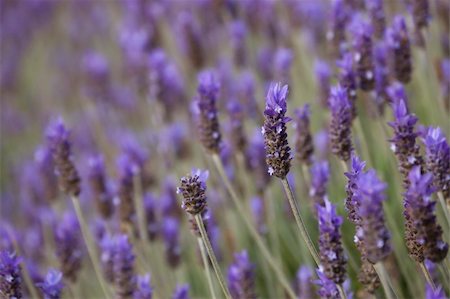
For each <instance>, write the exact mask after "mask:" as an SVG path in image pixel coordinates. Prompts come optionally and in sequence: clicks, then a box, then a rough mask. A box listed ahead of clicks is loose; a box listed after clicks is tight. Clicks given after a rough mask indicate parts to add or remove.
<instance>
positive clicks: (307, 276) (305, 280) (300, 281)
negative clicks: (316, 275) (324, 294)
mask: <svg viewBox="0 0 450 299" xmlns="http://www.w3.org/2000/svg"><path fill="white" fill-rule="evenodd" d="M312 279H313V273H312V270H311V268H309V267H308V266H301V267H300V269H299V270H298V271H297V276H296V284H295V286H296V288H295V289H296V294H297V296H298V298H299V299H309V298H313V297H314V288H313V285H312Z"/></svg>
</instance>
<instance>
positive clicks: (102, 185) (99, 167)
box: [88, 155, 113, 219]
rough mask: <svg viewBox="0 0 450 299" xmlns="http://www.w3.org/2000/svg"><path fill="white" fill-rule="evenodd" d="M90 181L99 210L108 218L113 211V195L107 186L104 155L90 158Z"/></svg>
mask: <svg viewBox="0 0 450 299" xmlns="http://www.w3.org/2000/svg"><path fill="white" fill-rule="evenodd" d="M88 165H89V173H88V181H89V184H90V187H91V190H92V193H93V196H94V198H95V202H96V206H97V211H98V212H99V214H100V215H101V216H102V217H103V218H105V219H108V218H109V217H111V215H112V213H113V205H112V196H111V194H110V192H109V190H108V188H107V182H106V173H105V164H104V162H103V157H102V156H100V155H98V156H94V157H92V158H90V159H89V162H88Z"/></svg>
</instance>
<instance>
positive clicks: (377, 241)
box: [356, 169, 391, 264]
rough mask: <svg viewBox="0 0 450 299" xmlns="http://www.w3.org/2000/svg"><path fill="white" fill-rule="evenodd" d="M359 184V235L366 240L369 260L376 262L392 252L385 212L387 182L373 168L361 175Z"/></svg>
mask: <svg viewBox="0 0 450 299" xmlns="http://www.w3.org/2000/svg"><path fill="white" fill-rule="evenodd" d="M357 186H358V190H357V194H356V196H357V197H358V200H359V209H358V210H359V216H360V218H361V229H360V231H359V232H357V237H358V238H360V237H361V238H362V239H363V240H364V247H365V250H366V256H367V259H368V261H369V262H371V263H372V264H376V263H377V262H379V261H382V260H383V259H385V258H386V257H387V256H388V255H389V254H390V252H391V245H390V233H389V231H388V229H387V227H386V225H385V222H384V212H383V201H384V200H385V195H384V191H385V189H386V183H384V182H382V181H381V180H380V179H379V178H378V177H377V174H376V172H375V170H373V169H371V170H369V171H368V172H366V173H363V174H361V175H360V176H359V179H358V181H357Z"/></svg>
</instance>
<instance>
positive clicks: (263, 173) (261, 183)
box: [246, 130, 270, 194]
mask: <svg viewBox="0 0 450 299" xmlns="http://www.w3.org/2000/svg"><path fill="white" fill-rule="evenodd" d="M246 158H247V167H248V168H249V170H250V171H251V172H252V174H253V176H254V178H255V184H256V189H257V191H258V194H261V193H263V192H264V190H265V189H266V188H267V185H268V183H269V181H270V175H269V173H268V172H267V164H266V150H265V149H264V140H263V139H262V137H261V133H260V132H259V131H257V130H255V132H254V133H253V137H252V139H251V140H250V144H249V146H248V147H247V153H246Z"/></svg>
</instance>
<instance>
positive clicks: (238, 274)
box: [228, 250, 256, 299]
mask: <svg viewBox="0 0 450 299" xmlns="http://www.w3.org/2000/svg"><path fill="white" fill-rule="evenodd" d="M254 269H255V266H254V265H253V264H252V263H251V262H250V259H249V258H248V253H247V251H246V250H244V251H242V252H240V253H236V254H235V255H234V263H233V264H231V265H230V267H229V268H228V286H229V289H230V293H231V297H232V298H233V299H240V298H249V299H251V298H256V294H255V273H254V271H255V270H254Z"/></svg>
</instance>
